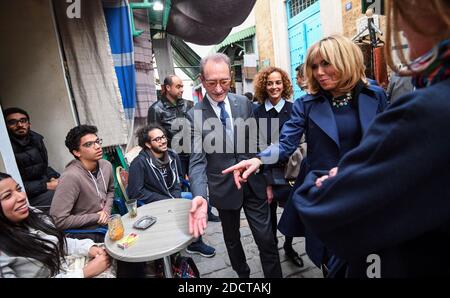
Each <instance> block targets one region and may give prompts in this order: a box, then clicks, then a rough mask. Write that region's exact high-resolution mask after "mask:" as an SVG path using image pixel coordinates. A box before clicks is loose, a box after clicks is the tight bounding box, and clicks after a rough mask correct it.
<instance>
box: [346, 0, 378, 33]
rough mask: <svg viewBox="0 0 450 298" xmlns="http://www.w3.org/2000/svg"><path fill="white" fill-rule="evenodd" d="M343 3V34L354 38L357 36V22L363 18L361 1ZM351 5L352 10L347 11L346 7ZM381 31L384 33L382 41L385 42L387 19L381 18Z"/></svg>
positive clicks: (350, 0)
mask: <svg viewBox="0 0 450 298" xmlns="http://www.w3.org/2000/svg"><path fill="white" fill-rule="evenodd" d="M341 1H342V23H343V27H344V32H343V34H344V35H345V36H347V37H350V38H352V37H353V36H355V35H356V32H357V30H356V21H357V20H358V19H359V18H361V17H362V16H363V14H362V12H361V0H341ZM348 3H351V6H352V8H351V9H350V10H348V11H347V10H346V5H347V4H348ZM380 27H381V28H380V29H381V31H382V32H383V36H380V39H381V40H384V36H385V32H386V17H385V16H380Z"/></svg>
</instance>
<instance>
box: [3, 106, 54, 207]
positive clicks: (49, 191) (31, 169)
mask: <svg viewBox="0 0 450 298" xmlns="http://www.w3.org/2000/svg"><path fill="white" fill-rule="evenodd" d="M3 115H4V117H5V122H6V127H7V128H8V134H9V138H10V140H11V145H12V148H13V151H14V156H15V158H16V162H17V167H18V168H19V172H20V176H21V177H22V180H23V183H24V186H25V191H26V193H27V197H28V200H29V201H30V205H31V206H34V207H37V208H39V209H41V210H43V211H46V212H48V209H49V208H50V204H51V203H52V198H53V195H54V193H55V189H56V186H57V185H58V178H59V173H58V172H56V171H55V170H54V169H52V168H51V167H49V166H48V157H47V149H46V148H45V145H44V137H43V136H41V135H40V134H38V133H37V132H35V131H32V130H31V121H30V116H29V115H28V113H27V112H26V111H24V110H22V109H20V108H8V109H6V110H5V111H4V112H3Z"/></svg>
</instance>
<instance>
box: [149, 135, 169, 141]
mask: <svg viewBox="0 0 450 298" xmlns="http://www.w3.org/2000/svg"><path fill="white" fill-rule="evenodd" d="M163 140H167V137H166V136H165V135H162V136H160V137H156V138H154V139H153V140H151V141H152V142H157V143H159V142H161V141H163Z"/></svg>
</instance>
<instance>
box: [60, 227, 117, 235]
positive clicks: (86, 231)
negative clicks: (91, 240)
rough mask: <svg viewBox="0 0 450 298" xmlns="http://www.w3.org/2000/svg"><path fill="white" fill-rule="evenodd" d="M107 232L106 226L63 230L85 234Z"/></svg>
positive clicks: (68, 232)
mask: <svg viewBox="0 0 450 298" xmlns="http://www.w3.org/2000/svg"><path fill="white" fill-rule="evenodd" d="M106 232H108V228H97V229H92V230H79V229H68V230H64V233H66V234H87V233H92V234H94V233H99V234H103V235H105V234H106Z"/></svg>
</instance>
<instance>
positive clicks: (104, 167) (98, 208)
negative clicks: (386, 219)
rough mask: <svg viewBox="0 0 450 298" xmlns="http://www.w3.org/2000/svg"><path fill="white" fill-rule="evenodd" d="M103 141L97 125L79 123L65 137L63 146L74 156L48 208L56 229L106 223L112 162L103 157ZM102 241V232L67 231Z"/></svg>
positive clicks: (111, 192)
mask: <svg viewBox="0 0 450 298" xmlns="http://www.w3.org/2000/svg"><path fill="white" fill-rule="evenodd" d="M101 145H102V140H101V139H99V138H98V136H97V128H96V127H95V126H90V125H80V126H76V127H74V128H72V129H71V130H70V131H69V133H68V134H67V136H66V147H67V148H68V149H69V152H70V153H71V154H72V155H73V156H74V157H75V159H74V160H72V161H71V162H70V163H69V164H68V165H67V166H66V168H65V170H64V172H63V173H62V175H61V178H60V179H59V183H58V188H57V189H56V192H55V196H54V197H53V202H52V205H51V208H50V215H51V216H52V217H53V219H54V221H55V224H56V227H57V228H59V229H63V230H66V229H82V230H88V229H95V228H98V227H100V226H103V225H106V224H107V223H108V217H109V215H110V214H111V208H112V204H113V198H114V178H113V172H112V166H111V163H110V162H109V161H107V160H104V159H102V155H103V151H102V146H101ZM67 236H68V237H72V238H79V239H83V238H90V239H92V240H94V241H95V242H103V240H104V236H103V235H101V234H97V233H94V234H88V233H79V234H68V235H67Z"/></svg>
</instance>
